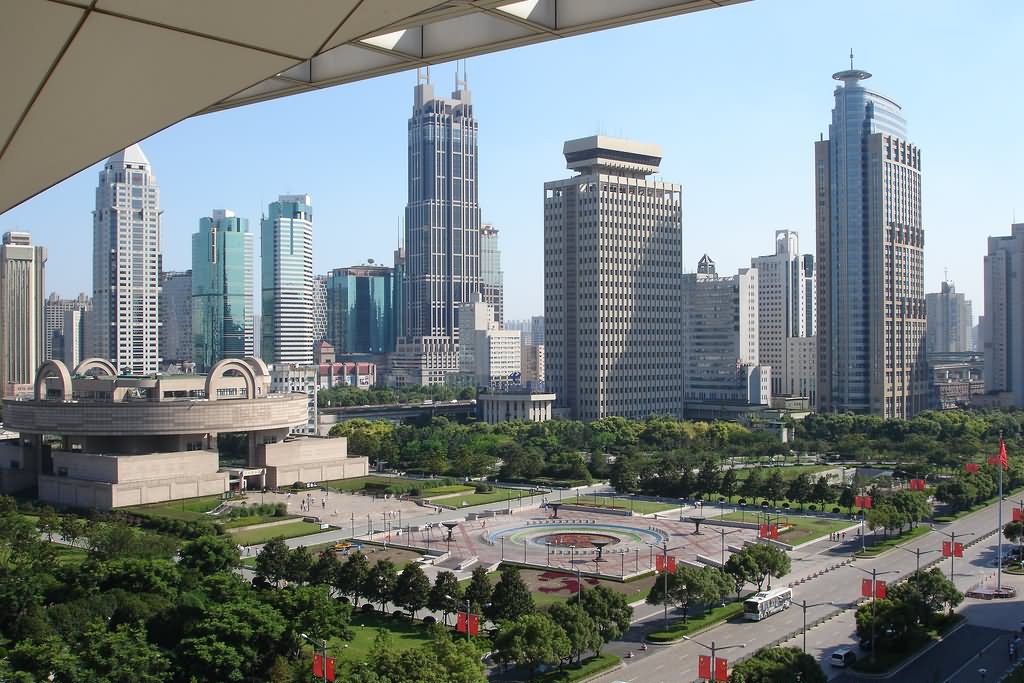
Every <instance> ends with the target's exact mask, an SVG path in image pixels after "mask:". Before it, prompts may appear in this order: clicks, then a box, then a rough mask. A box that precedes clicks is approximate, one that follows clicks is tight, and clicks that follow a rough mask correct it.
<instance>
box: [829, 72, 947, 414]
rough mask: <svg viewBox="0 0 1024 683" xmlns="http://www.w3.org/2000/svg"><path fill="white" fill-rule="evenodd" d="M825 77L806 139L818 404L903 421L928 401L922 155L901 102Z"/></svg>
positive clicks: (849, 75)
mask: <svg viewBox="0 0 1024 683" xmlns="http://www.w3.org/2000/svg"><path fill="white" fill-rule="evenodd" d="M851 61H852V60H851ZM832 77H833V78H834V79H836V80H838V81H841V82H842V85H840V86H838V87H836V89H835V108H834V109H833V110H832V123H831V125H830V126H829V129H828V131H829V133H828V139H827V140H822V141H820V142H816V143H815V144H814V162H815V169H814V178H815V199H816V203H817V206H816V222H817V265H818V272H817V277H818V283H817V287H818V302H817V303H818V329H817V333H818V408H819V409H821V410H823V411H851V412H856V413H871V414H875V415H881V416H884V417H887V418H889V417H896V418H907V417H911V416H912V415H914V414H915V413H917V412H919V411H921V410H924V409H925V408H926V407H927V405H928V368H927V365H926V363H925V348H924V347H925V331H926V330H925V327H926V323H925V297H924V229H923V228H922V226H921V151H920V150H919V149H918V148H917V147H916V146H915V145H913V144H912V143H910V142H908V141H907V131H906V122H905V121H904V118H903V112H902V110H901V108H900V106H899V105H898V104H896V103H895V102H893V101H892V100H890V99H888V98H887V97H885V96H883V95H880V94H878V93H876V92H873V91H871V90H868V89H867V88H865V87H864V86H863V85H862V82H863V81H865V80H866V79H868V78H870V77H871V74H869V73H867V72H866V71H860V70H859V69H853V68H852V63H851V68H850V69H849V70H848V71H840V72H839V73H837V74H834V75H833V76H832Z"/></svg>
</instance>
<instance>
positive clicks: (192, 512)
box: [123, 495, 244, 522]
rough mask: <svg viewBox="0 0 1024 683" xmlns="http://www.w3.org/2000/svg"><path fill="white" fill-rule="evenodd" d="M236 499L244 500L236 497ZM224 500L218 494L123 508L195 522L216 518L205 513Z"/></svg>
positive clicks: (144, 513)
mask: <svg viewBox="0 0 1024 683" xmlns="http://www.w3.org/2000/svg"><path fill="white" fill-rule="evenodd" d="M234 500H244V498H235V499H234ZM222 502H224V499H223V498H222V497H221V496H219V495H217V496H203V497H201V498H189V499H187V500H175V501H169V502H166V503H151V504H149V505H135V506H133V507H127V508H123V509H124V510H125V511H127V512H137V513H139V514H143V515H154V516H157V517H166V518H167V519H178V520H181V521H183V522H195V521H198V520H207V521H210V520H215V519H216V518H214V517H211V516H210V515H207V514H204V513H207V512H209V511H210V510H212V509H214V508H215V507H217V506H218V505H220V504H221V503H222Z"/></svg>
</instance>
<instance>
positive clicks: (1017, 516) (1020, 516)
mask: <svg viewBox="0 0 1024 683" xmlns="http://www.w3.org/2000/svg"><path fill="white" fill-rule="evenodd" d="M1021 520H1024V510H1021V509H1020V508H1013V521H1015V522H1019V521H1021Z"/></svg>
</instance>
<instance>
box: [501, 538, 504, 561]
mask: <svg viewBox="0 0 1024 683" xmlns="http://www.w3.org/2000/svg"><path fill="white" fill-rule="evenodd" d="M501 561H502V562H504V561H505V537H504V536H502V537H501Z"/></svg>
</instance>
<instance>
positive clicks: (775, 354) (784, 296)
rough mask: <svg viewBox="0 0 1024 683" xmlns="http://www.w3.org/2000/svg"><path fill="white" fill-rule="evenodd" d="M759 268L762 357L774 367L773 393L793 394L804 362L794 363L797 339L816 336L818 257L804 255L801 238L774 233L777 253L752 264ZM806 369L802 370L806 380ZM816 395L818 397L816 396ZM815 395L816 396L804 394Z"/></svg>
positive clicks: (751, 263) (759, 339) (758, 287)
mask: <svg viewBox="0 0 1024 683" xmlns="http://www.w3.org/2000/svg"><path fill="white" fill-rule="evenodd" d="M750 265H751V266H752V267H753V268H756V269H757V306H758V322H757V325H758V330H757V335H758V357H759V359H760V363H761V365H769V366H771V368H772V394H773V395H781V394H789V395H793V394H792V390H793V388H794V387H795V386H796V384H797V383H796V382H793V381H791V377H790V375H792V374H794V373H795V372H797V370H796V368H795V367H791V365H793V366H795V365H797V364H799V361H797V360H796V359H794V360H793V361H790V358H789V351H790V348H791V347H792V344H790V343H789V341H788V340H789V339H791V338H794V337H813V336H814V325H815V305H814V303H815V299H814V284H815V283H814V256H813V255H811V254H801V253H800V237H799V235H798V234H797V233H796V232H794V231H792V230H776V231H775V253H774V254H771V255H769V256H757V257H755V258H752V259H750ZM805 370H806V365H802V367H801V370H800V374H801V375H803V374H804V371H805ZM811 393H816V392H811ZM799 395H801V396H810V395H811V394H810V393H808V394H799Z"/></svg>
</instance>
